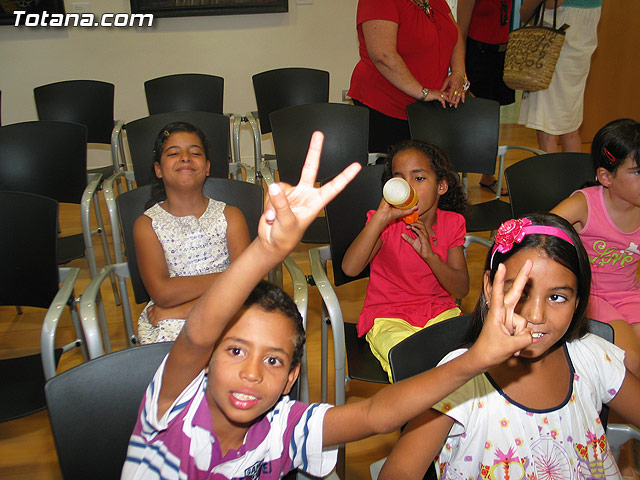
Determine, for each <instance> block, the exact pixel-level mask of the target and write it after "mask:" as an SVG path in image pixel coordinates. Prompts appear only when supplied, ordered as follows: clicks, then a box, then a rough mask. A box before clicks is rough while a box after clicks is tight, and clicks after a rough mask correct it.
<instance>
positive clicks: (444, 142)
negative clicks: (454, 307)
mask: <svg viewBox="0 0 640 480" xmlns="http://www.w3.org/2000/svg"><path fill="white" fill-rule="evenodd" d="M407 118H408V119H409V128H410V130H411V138H414V139H417V140H421V141H424V142H428V143H432V144H435V145H437V146H439V147H440V148H442V149H443V150H444V151H445V153H446V154H447V157H448V158H449V160H450V161H451V163H452V164H453V166H454V167H455V168H456V170H457V171H459V172H462V173H463V179H464V182H465V185H466V179H465V174H467V173H481V174H489V175H493V174H494V173H495V170H496V158H497V157H498V155H500V165H499V169H498V186H497V194H496V197H495V198H494V199H493V200H491V201H489V202H483V203H479V204H475V205H472V207H471V213H470V214H469V216H468V218H467V232H482V231H487V230H489V231H493V230H497V229H498V227H499V226H500V225H501V224H502V222H504V221H505V220H508V219H509V218H511V207H510V206H509V204H508V203H507V202H503V201H502V200H500V190H501V188H502V177H503V170H504V157H505V155H506V152H507V151H508V150H511V149H521V150H527V151H531V152H533V153H542V152H541V151H540V150H536V149H531V148H528V147H517V146H501V147H499V146H498V136H499V133H500V105H499V104H498V102H496V101H494V100H487V99H483V98H476V97H467V99H466V101H465V103H461V104H460V105H458V108H442V105H440V104H439V103H438V102H417V103H413V104H411V105H409V106H408V107H407ZM472 241H474V242H477V243H481V244H483V245H485V246H487V247H488V246H490V244H491V241H490V240H487V239H485V238H482V237H477V236H469V235H468V236H467V242H466V243H465V246H468V244H469V243H470V242H472Z"/></svg>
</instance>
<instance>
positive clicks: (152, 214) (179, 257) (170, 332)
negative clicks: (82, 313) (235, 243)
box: [138, 199, 230, 344]
mask: <svg viewBox="0 0 640 480" xmlns="http://www.w3.org/2000/svg"><path fill="white" fill-rule="evenodd" d="M225 207H226V204H225V203H223V202H218V201H216V200H213V199H209V205H207V209H206V210H205V212H204V213H203V214H202V216H201V217H200V218H196V217H195V216H193V215H189V216H186V217H176V216H174V215H171V214H170V213H169V212H167V211H166V210H165V209H163V208H162V207H161V206H160V204H159V203H157V204H155V205H154V206H153V207H151V208H149V209H148V210H147V211H145V212H144V215H146V216H147V217H149V218H150V219H151V226H152V227H153V231H154V232H155V234H156V235H157V237H158V240H159V241H160V244H161V245H162V249H163V250H164V257H165V259H166V261H167V268H168V270H169V276H170V277H188V276H194V275H205V274H209V273H219V272H222V271H224V270H225V269H226V268H227V267H228V266H229V263H230V261H229V249H228V248H227V219H226V217H225V216H224V209H225ZM150 305H153V299H152V300H151V301H150V302H149V303H148V304H147V306H146V307H145V309H144V310H143V311H142V313H141V314H140V318H139V319H138V338H139V339H140V343H142V344H145V343H156V342H170V341H173V340H175V339H176V338H177V337H178V334H179V333H180V330H181V329H182V326H183V325H184V320H182V319H167V320H163V321H161V322H159V323H158V325H157V326H156V327H154V326H153V325H151V324H150V323H149V319H148V318H147V309H148V308H149V306H150Z"/></svg>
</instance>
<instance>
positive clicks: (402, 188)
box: [382, 177, 419, 224]
mask: <svg viewBox="0 0 640 480" xmlns="http://www.w3.org/2000/svg"><path fill="white" fill-rule="evenodd" d="M382 196H383V197H384V199H385V200H386V201H387V202H388V203H389V204H391V205H393V206H394V207H396V208H400V209H402V210H407V209H409V208H413V207H415V206H416V205H417V203H418V194H417V193H416V191H415V190H414V189H413V188H412V187H411V185H409V184H408V183H407V182H406V180H404V179H402V178H400V177H394V178H391V179H389V180H388V181H387V183H385V184H384V187H383V189H382ZM418 218H419V215H418V212H413V213H411V214H409V215H407V216H405V217H402V219H403V220H404V221H405V223H407V224H411V223H414V222H417V221H418Z"/></svg>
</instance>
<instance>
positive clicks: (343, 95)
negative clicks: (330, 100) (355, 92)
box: [342, 90, 351, 102]
mask: <svg viewBox="0 0 640 480" xmlns="http://www.w3.org/2000/svg"><path fill="white" fill-rule="evenodd" d="M348 92H349V90H342V101H343V102H350V101H351V97H350V96H349V95H347V93H348Z"/></svg>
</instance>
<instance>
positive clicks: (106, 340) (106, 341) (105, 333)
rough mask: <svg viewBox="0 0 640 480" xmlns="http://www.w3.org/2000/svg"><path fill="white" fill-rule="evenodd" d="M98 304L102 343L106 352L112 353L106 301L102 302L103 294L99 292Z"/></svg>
mask: <svg viewBox="0 0 640 480" xmlns="http://www.w3.org/2000/svg"><path fill="white" fill-rule="evenodd" d="M96 305H98V318H99V320H100V331H101V334H102V343H103V345H104V351H105V353H111V337H110V336H109V328H108V325H107V315H106V313H105V311H104V303H102V294H101V293H100V292H98V296H97V297H96Z"/></svg>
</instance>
